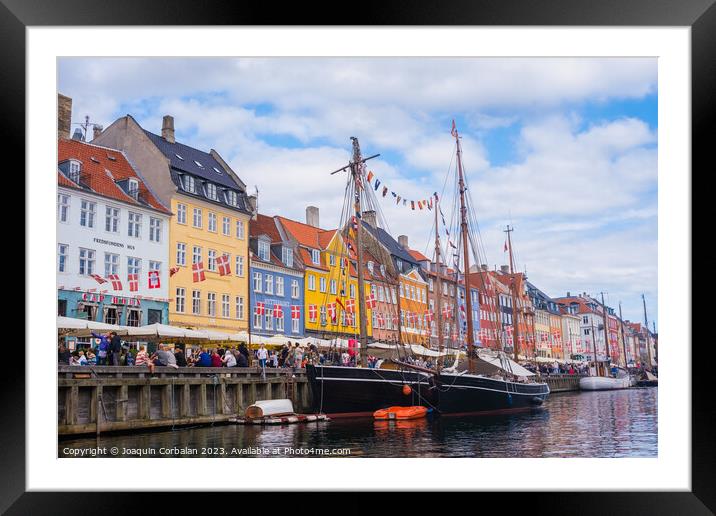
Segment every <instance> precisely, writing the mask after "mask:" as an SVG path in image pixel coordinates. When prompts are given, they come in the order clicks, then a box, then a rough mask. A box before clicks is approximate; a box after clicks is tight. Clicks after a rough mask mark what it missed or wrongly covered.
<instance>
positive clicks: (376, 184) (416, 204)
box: [361, 170, 438, 210]
mask: <svg viewBox="0 0 716 516" xmlns="http://www.w3.org/2000/svg"><path fill="white" fill-rule="evenodd" d="M365 179H366V183H367V184H368V185H370V186H372V187H373V190H375V191H376V192H377V193H379V194H380V195H381V196H382V197H388V193H390V195H391V197H393V199H395V204H397V205H398V206H400V205H401V203H402V206H404V207H406V208H410V209H411V210H415V209H416V208H417V209H418V210H432V209H433V206H434V205H435V202H437V201H438V193H437V192H433V194H432V195H430V196H429V197H426V198H425V199H420V200H417V201H416V200H413V199H408V198H407V197H404V196H402V195H400V194H398V193H396V192H394V191H393V190H391V189H389V188H388V187H387V186H386V185H384V184H383V183H382V182H381V180H380V179H378V177H377V176H376V175H375V173H374V172H373V171H372V170H369V171H368V174H367V175H366V178H365ZM374 179H375V181H373V180H374ZM381 185H383V187H382V188H381ZM361 186H362V187H363V188H366V187H365V186H363V185H362V183H361Z"/></svg>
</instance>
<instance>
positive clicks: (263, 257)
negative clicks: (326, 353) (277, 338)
mask: <svg viewBox="0 0 716 516" xmlns="http://www.w3.org/2000/svg"><path fill="white" fill-rule="evenodd" d="M249 256H250V259H249V274H250V277H249V281H250V283H249V297H250V299H251V303H250V309H251V312H250V314H251V319H250V325H251V333H252V334H254V335H267V336H269V335H276V334H282V335H285V336H286V337H288V338H289V339H290V338H291V337H295V338H302V337H303V336H304V330H305V315H306V314H305V306H304V294H303V293H304V289H303V287H304V285H303V276H304V275H303V270H302V268H301V264H300V262H299V260H297V259H296V249H294V248H293V247H292V245H291V243H290V242H289V240H288V239H284V238H283V237H282V236H281V232H280V231H279V226H278V225H277V221H276V220H275V219H274V218H273V217H268V216H266V215H260V214H257V215H256V217H255V218H252V219H251V221H250V222H249Z"/></svg>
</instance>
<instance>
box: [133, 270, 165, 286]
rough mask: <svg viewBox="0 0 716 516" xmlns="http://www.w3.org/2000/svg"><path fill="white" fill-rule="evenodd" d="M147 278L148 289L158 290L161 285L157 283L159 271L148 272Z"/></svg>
mask: <svg viewBox="0 0 716 516" xmlns="http://www.w3.org/2000/svg"><path fill="white" fill-rule="evenodd" d="M148 276H149V278H148V279H149V285H148V286H149V288H159V287H160V286H161V283H160V281H159V271H149V273H148ZM130 290H131V288H130Z"/></svg>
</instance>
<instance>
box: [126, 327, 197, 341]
mask: <svg viewBox="0 0 716 516" xmlns="http://www.w3.org/2000/svg"><path fill="white" fill-rule="evenodd" d="M128 330H129V331H128V333H127V336H128V337H134V338H136V339H138V340H141V339H147V340H152V339H154V340H175V339H186V340H209V337H208V335H207V334H206V333H204V332H202V331H197V330H189V329H187V328H180V327H178V326H170V325H168V324H160V323H154V324H148V325H146V326H137V327H130V328H128Z"/></svg>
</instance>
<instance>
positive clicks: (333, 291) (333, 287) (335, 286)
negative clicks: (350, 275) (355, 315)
mask: <svg viewBox="0 0 716 516" xmlns="http://www.w3.org/2000/svg"><path fill="white" fill-rule="evenodd" d="M337 293H338V283H337V282H336V280H334V279H332V280H331V294H337Z"/></svg>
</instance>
